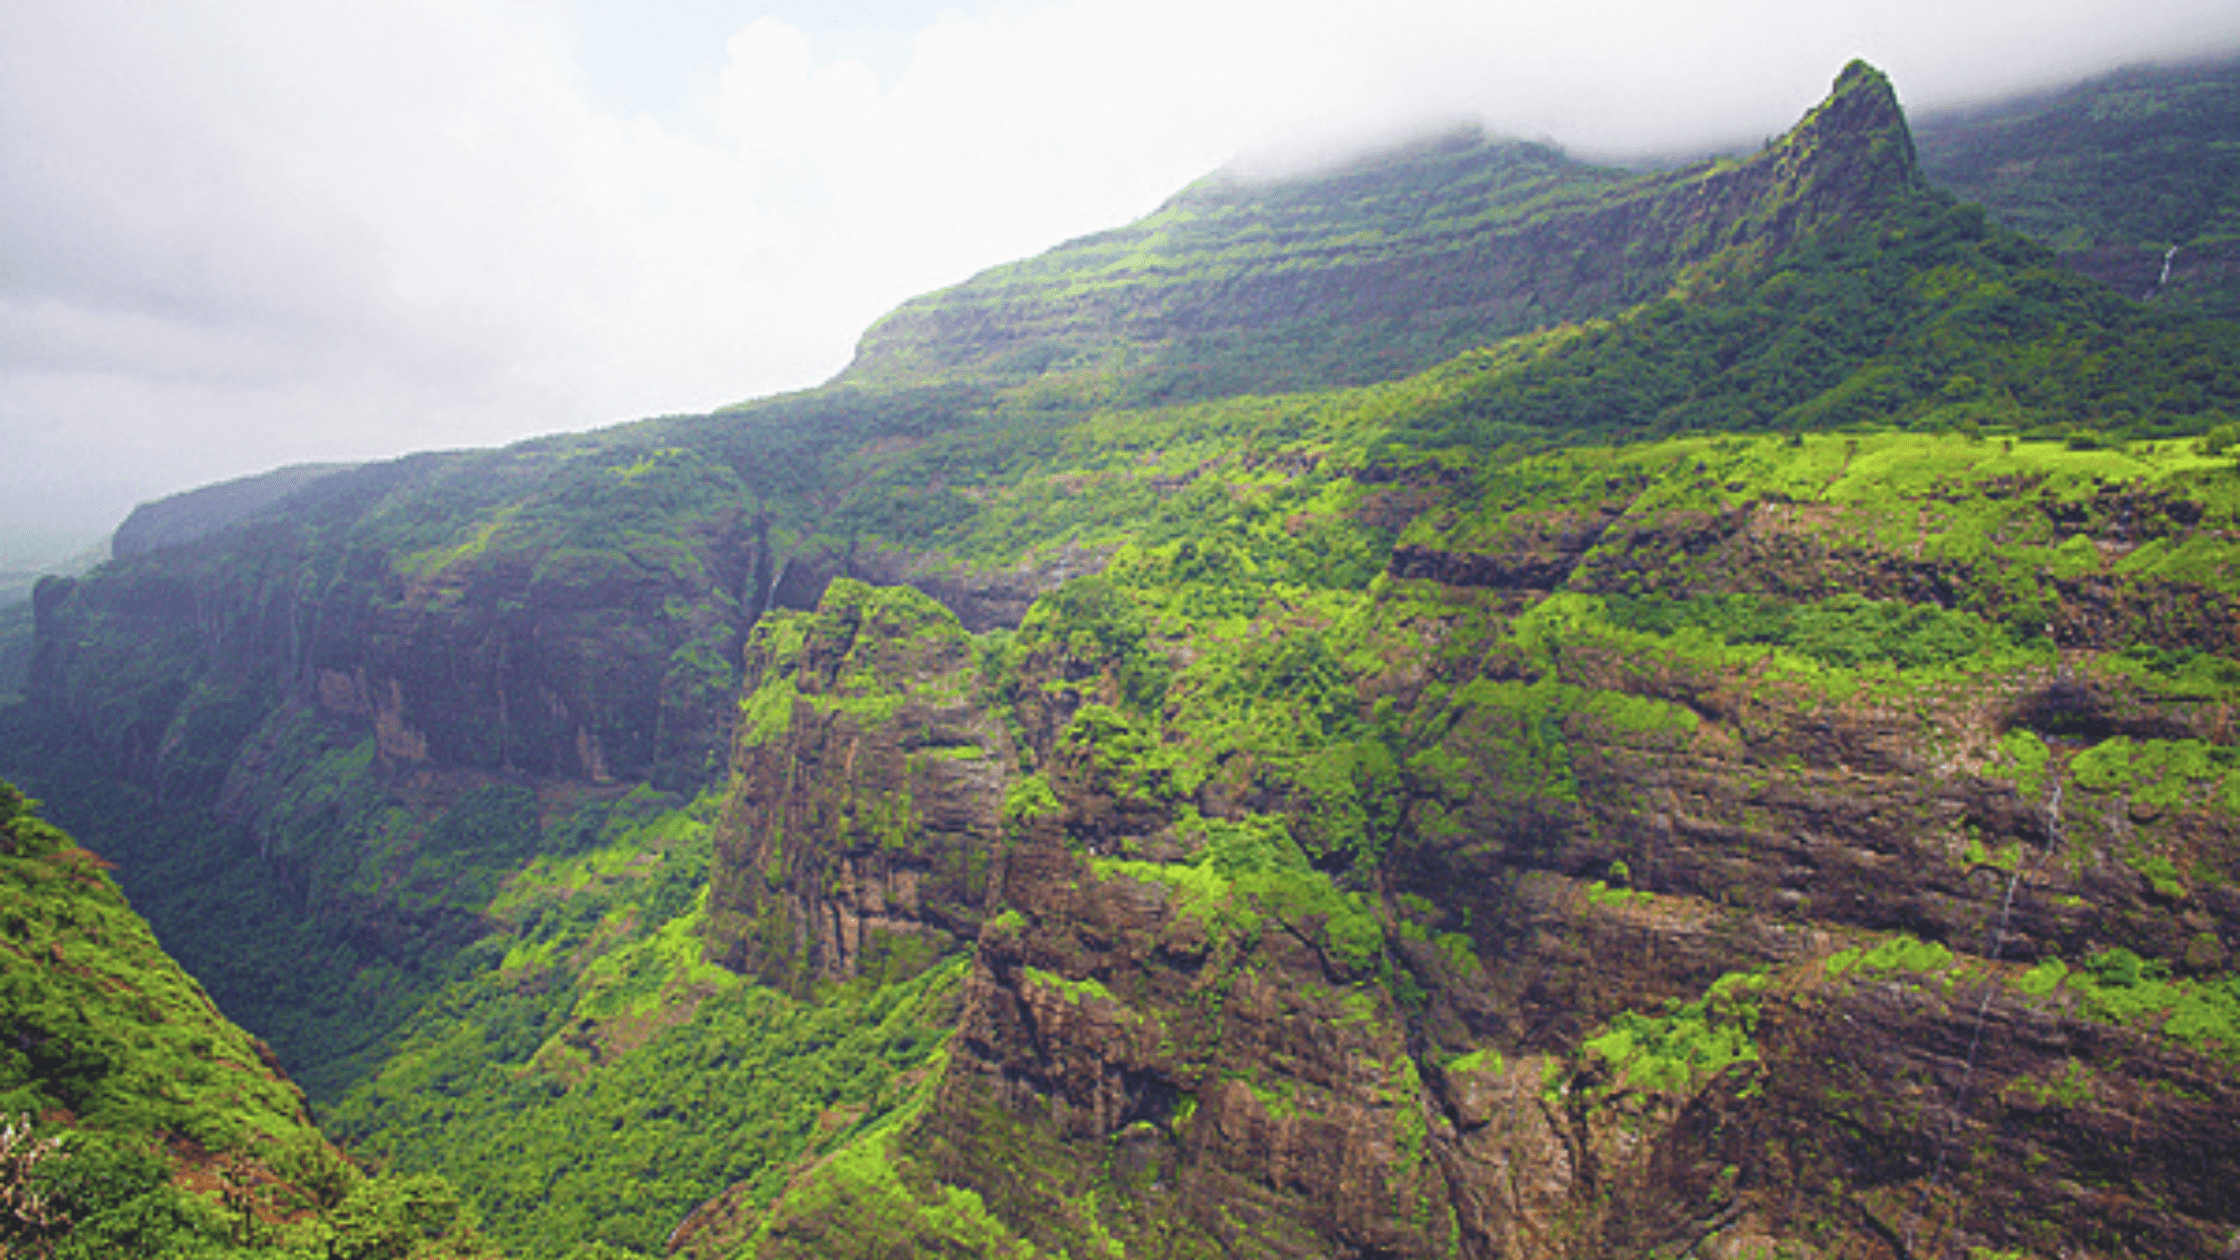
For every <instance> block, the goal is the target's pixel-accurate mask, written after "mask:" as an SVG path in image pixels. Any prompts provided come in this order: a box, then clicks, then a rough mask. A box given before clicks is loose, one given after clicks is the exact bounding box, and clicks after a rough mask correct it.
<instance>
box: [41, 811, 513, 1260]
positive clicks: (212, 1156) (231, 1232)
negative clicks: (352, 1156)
mask: <svg viewBox="0 0 2240 1260" xmlns="http://www.w3.org/2000/svg"><path fill="white" fill-rule="evenodd" d="M34 806H35V803H34V802H32V801H29V800H26V799H25V798H24V796H23V794H22V793H21V792H20V791H18V790H17V789H16V788H15V787H14V785H12V784H9V783H5V782H0V1029H5V1030H6V1031H5V1036H4V1039H0V1206H4V1207H5V1214H4V1215H0V1248H4V1249H5V1254H9V1255H33V1256H54V1257H58V1258H61V1260H75V1258H78V1257H84V1258H85V1260H94V1258H95V1257H114V1256H121V1255H155V1254H159V1253H160V1254H162V1255H166V1256H172V1255H176V1256H217V1255H224V1256H228V1257H248V1256H273V1257H281V1256H297V1255H305V1254H311V1253H313V1252H316V1253H318V1254H325V1255H347V1256H371V1255H378V1254H395V1255H401V1254H403V1251H404V1249H405V1248H408V1247H411V1246H413V1245H414V1244H415V1243H419V1242H421V1240H422V1236H423V1235H425V1237H426V1239H428V1240H431V1241H434V1242H439V1243H440V1244H441V1245H442V1246H443V1247H444V1254H446V1255H453V1256H459V1257H466V1256H469V1255H471V1254H475V1253H476V1251H477V1250H478V1249H477V1247H476V1243H475V1240H474V1237H473V1233H472V1228H471V1226H470V1225H468V1224H467V1222H466V1221H464V1220H462V1219H461V1217H460V1204H459V1199H458V1196H457V1195H456V1194H455V1193H454V1192H452V1191H451V1190H450V1188H449V1187H448V1186H447V1185H445V1184H444V1183H443V1182H442V1181H441V1179H439V1178H429V1177H420V1178H402V1179H373V1180H368V1179H367V1178H366V1177H365V1176H364V1175H363V1174H362V1173H361V1172H359V1170H358V1169H357V1168H356V1167H355V1166H354V1165H352V1164H351V1163H350V1162H349V1160H347V1159H346V1158H345V1157H344V1156H343V1155H342V1154H341V1153H340V1152H339V1151H337V1150H335V1148H334V1147H333V1146H331V1145H330V1144H329V1143H328V1142H327V1140H326V1139H325V1138H324V1137H322V1136H321V1135H320V1133H319V1131H318V1129H317V1128H315V1127H313V1125H312V1123H311V1117H310V1115H309V1113H308V1111H307V1110H306V1108H305V1106H304V1098H303V1093H302V1091H300V1090H298V1089H296V1088H295V1086H294V1085H292V1084H290V1083H289V1082H288V1080H287V1078H286V1077H285V1076H283V1075H281V1073H280V1067H279V1064H278V1062H277V1061H276V1060H275V1059H274V1058H273V1055H272V1051H271V1049H270V1048H268V1047H267V1046H266V1045H265V1044H264V1043H263V1042H261V1041H258V1040H257V1039H256V1038H254V1037H251V1036H250V1035H249V1034H247V1033H245V1032H243V1031H242V1030H241V1029H240V1028H239V1027H236V1026H235V1025H234V1024H232V1023H231V1022H229V1021H228V1020H226V1019H225V1017H224V1016H222V1015H220V1014H219V1013H218V1009H217V1007H216V1006H214V1005H213V1004H212V1003H211V1001H210V998H209V997H208V996H207V995H206V994H205V993H204V992H203V990H202V987H201V986H200V985H198V984H196V983H195V982H194V980H193V979H191V978H190V977H188V976H187V974H186V973H185V972H183V971H181V970H180V969H179V966H178V964H177V963H175V962H173V961H172V960H171V958H170V957H169V956H168V955H166V954H165V953H164V952H163V950H162V948H161V947H159V946H158V945H157V944H156V940H155V936H154V934H153V933H151V932H150V931H149V930H148V925H147V924H146V923H145V922H144V921H142V920H141V918H140V916H138V915H136V914H134V913H133V912H132V911H131V909H130V908H128V907H127V906H126V905H125V903H124V898H123V896H122V895H121V894H120V893H119V892H118V891H117V887H116V885H115V884H114V883H113V882H111V881H110V879H109V877H108V875H107V874H106V873H105V872H106V871H107V870H108V869H109V864H108V863H106V862H104V861H103V860H102V859H101V858H99V857H97V856H96V855H94V854H93V853H91V852H89V851H87V850H86V849H83V848H80V847H79V846H78V845H77V844H76V843H75V842H73V841H72V840H71V839H70V837H69V836H67V835H65V834H64V833H62V832H61V831H59V830H57V829H56V828H54V827H53V826H51V825H50V824H48V823H47V822H46V821H45V820H43V819H41V818H40V817H39V815H38V813H37V812H36V810H35V807H34ZM413 1254H415V1255H420V1254H429V1255H433V1254H434V1252H433V1251H427V1252H420V1251H416V1252H414V1253H413Z"/></svg>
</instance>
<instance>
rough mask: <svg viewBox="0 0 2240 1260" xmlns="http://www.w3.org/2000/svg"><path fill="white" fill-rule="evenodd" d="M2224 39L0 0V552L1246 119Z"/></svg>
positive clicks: (855, 270) (1878, 18) (1998, 80)
mask: <svg viewBox="0 0 2240 1260" xmlns="http://www.w3.org/2000/svg"><path fill="white" fill-rule="evenodd" d="M2236 44H2240V5H2236V4H2234V3H2233V2H2232V0H2213V2H2212V0H2130V2H2129V3H2126V4H2121V5H2115V4H2109V3H2106V0H2030V2H2028V3H2022V2H2019V0H2013V2H2010V0H1995V2H1982V3H1977V2H1973V0H1935V2H1933V3H1932V2H1928V0H1858V2H1857V3H1826V4H1813V3H1806V2H1804V0H1718V2H1716V3H1699V4H1687V3H1679V2H1676V0H1566V2H1564V3H1548V2H1546V0H1542V2H1541V3H1532V4H1524V3H1510V2H1508V0H1386V2H1385V3H1381V4H1376V5H1369V4H1363V3H1325V2H1323V0H1287V2H1286V3H1282V4H1274V3H1245V2H1237V0H1015V2H1007V3H996V2H982V0H956V2H953V3H944V2H942V0H873V2H871V3H861V4H834V3H813V2H812V0H762V2H756V0H0V460H4V461H5V466H6V467H7V468H8V470H9V472H10V473H11V474H12V475H10V476H9V477H8V478H7V493H6V494H5V495H4V496H0V568H6V567H10V565H11V563H23V562H27V561H43V560H47V559H49V558H52V557H57V556H59V555H61V554H63V553H65V552H67V551H68V550H70V549H72V548H73V547H74V546H79V545H83V544H84V543H85V542H87V541H90V540H92V539H94V538H97V537H99V536H100V535H102V534H104V533H106V532H107V530H108V529H110V528H111V527H113V525H114V524H115V523H116V522H117V521H118V520H119V519H121V518H122V517H123V515H124V514H125V513H126V512H128V511H129V510H130V509H131V507H132V506H133V504H135V503H136V502H139V501H142V500H145V499H150V498H155V497H159V496H161V495H163V494H166V493H170V492H173V491H176V490H180V489H184V488H187V487H190V486H193V485H197V484H202V483H205V482H209V481H213V480H218V479H222V478H225V477H230V476H237V475H241V474H245V473H250V472H256V471H260V470H263V469H266V468H271V467H274V466H277V465H280V464H286V463H293V462H301V461H308V460H338V459H363V458H369V457H377V456H385V455H393V454H398V453H401V452H404V451H408V450H416V449H425V448H429V447H454V446H468V445H486V444H491V443H499V442H504V441H508V440H510V439H513V438H518V437H524V436H528V435H531V434H535V433H543V432H550V431H553V430H558V429H580V428H587V427H591V426H594V425H598V424H603V423H607V422H611V421H616V420H624V419H631V418H636V417H639V416H644V415H655V414H663V413H670V412H680V411H694V410H705V409H708V408H711V407H715V406H720V405H722V404H725V403H730V402H735V401H738V400H740V399H744V398H749V397H754V396H757V395H761V394H767V393H772V392H776V391H780V390H787V389H795V388H800V387H804V386H808V385H813V384H816V383H818V382H819V381H822V380H824V379H826V378H827V377H829V376H831V375H832V374H833V373H834V372H836V371H838V370H839V369H840V368H841V367H842V366H844V365H845V364H846V362H847V360H848V356H849V354H850V352H851V351H852V349H853V347H854V343H855V339H856V336H857V335H858V334H859V333H860V332H861V331H862V329H863V328H864V326H865V325H867V324H868V323H869V322H870V321H871V320H873V319H874V318H876V317H877V316H878V315H879V314H880V313H881V312H883V311H885V310H887V309H888V308H890V307H892V306H893V305H895V304H896V303H897V302H899V301H901V300H902V299H904V298H907V297H909V296H911V295H912V294H915V293H920V292H924V291H926V290H928V289H932V288H937V287H940V286H942V285H945V284H950V283H954V282H955V281H958V280H961V279H963V278H965V277H966V276H968V275H970V274H972V273H973V272H974V271H977V270H979V269H980V268H982V267H986V266H989V265H992V264H995V263H998V262H1002V261H1004V260H1006V259H1010V258H1015V257H1020V256H1023V255H1026V254H1030V253H1034V252H1036V251H1039V250H1042V249H1046V248H1048V247H1050V246H1051V245H1054V244H1057V243H1058V242H1060V241H1062V240H1065V239H1067V238H1070V237H1073V236H1078V235H1081V234H1083V233H1086V232H1091V231H1096V230H1098V229H1101V228H1106V227H1110V226H1113V225H1116V224H1119V223H1123V222H1126V221H1128V220H1129V219H1132V218H1134V217H1136V216H1138V215H1141V214H1143V213H1145V212H1147V211H1149V210H1151V209H1152V208H1153V207H1155V206H1156V205H1157V204H1158V203H1159V202H1160V201H1161V200H1163V199H1164V198H1165V197H1166V196H1167V195H1168V194H1169V193H1171V192H1173V191H1174V190H1175V189H1176V188H1178V187H1180V186H1181V185H1183V184H1185V183H1187V182H1189V181H1190V180H1191V179H1194V178H1196V177H1197V176H1199V175H1201V174H1203V173H1205V172H1206V171H1208V170H1210V169H1212V168H1214V167H1216V166H1218V165H1220V164H1222V163H1223V162H1225V161H1228V160H1230V159H1232V158H1234V157H1235V156H1237V155H1238V154H1240V153H1254V152H1270V151H1273V152H1282V153H1296V152H1300V151H1308V150H1315V149H1317V147H1318V146H1319V147H1328V146H1331V145H1339V144H1349V143H1358V142H1360V141H1362V140H1364V139H1365V138H1370V137H1374V136H1376V135H1379V134H1390V133H1392V132H1394V131H1397V130H1401V129H1405V128H1406V127H1408V126H1409V125H1410V124H1412V123H1414V124H1420V123H1421V122H1422V121H1424V120H1429V119H1451V118H1455V117H1461V116H1467V117H1476V118H1479V119H1482V120H1484V121H1485V122H1486V123H1487V124H1488V125H1489V126H1491V127H1492V128H1494V129H1496V130H1499V131H1503V132H1508V133H1512V134H1520V135H1525V136H1531V137H1536V138H1547V139H1554V140H1556V141H1559V142H1561V143H1563V144H1565V145H1567V146H1569V147H1570V148H1571V149H1572V150H1573V151H1574V152H1577V153H1582V154H1586V155H1590V156H1620V155H1626V154H1640V153H1644V152H1650V151H1673V150H1703V149H1706V148H1711V147H1715V146H1721V145H1734V144H1755V143H1756V142H1757V141H1758V140H1760V139H1762V138H1763V137H1764V136H1766V135H1769V134H1773V133H1775V132H1779V131H1781V130H1784V129H1785V128H1786V127H1787V126H1788V125H1789V124H1790V123H1791V122H1793V121H1794V120H1795V118H1796V117H1797V115H1798V114H1799V113H1801V112H1802V111H1803V110H1804V109H1806V108H1808V107H1809V106H1810V105H1811V104H1812V103H1813V102H1814V101H1816V100H1817V99H1819V97H1820V96H1821V95H1822V94H1823V93H1824V92H1825V91H1826V89H1827V85H1828V83H1829V81H1830V80H1831V79H1832V78H1833V77H1834V75H1835V73H1836V71H1837V70H1838V69H1840V68H1841V66H1842V65H1843V63H1844V62H1845V61H1846V60H1848V59H1849V58H1851V57H1853V56H1864V57H1866V58H1868V59H1869V60H1871V61H1874V62H1875V63H1876V64H1878V65H1880V66H1881V67H1882V68H1884V69H1885V70H1887V71H1888V72H1889V73H1890V74H1891V76H1892V77H1893V78H1894V79H1895V81H1896V82H1897V85H1898V89H1899V92H1900V94H1901V96H1902V97H1903V98H1904V99H1905V101H1906V103H1907V104H1908V106H1909V107H1911V108H1914V109H1916V110H1918V109H1921V108H1923V107H1934V106H1938V105H1945V104H1952V103H1956V102H1961V101H1965V100H1969V99H1977V98H1983V97H1989V96H1994V95H1999V94H2003V93H2006V92H2010V91H2013V90H2016V89H2019V88H2025V87H2030V86H2037V85H2044V84H2050V83H2055V82H2060V81H2065V80H2068V79H2073V78H2076V77H2080V76H2082V75H2084V74H2086V73H2090V72H2092V71H2095V70H2098V69H2104V68H2107V67H2110V66H2112V65H2115V64H2119V63H2123V62H2127V61H2136V60H2142V59H2155V58H2159V59H2165V60H2168V59H2174V58H2181V57H2185V56H2189V55H2196V54H2202V53H2208V52H2213V51H2219V50H2223V49H2228V48H2231V47H2234V46H2235V45H2236Z"/></svg>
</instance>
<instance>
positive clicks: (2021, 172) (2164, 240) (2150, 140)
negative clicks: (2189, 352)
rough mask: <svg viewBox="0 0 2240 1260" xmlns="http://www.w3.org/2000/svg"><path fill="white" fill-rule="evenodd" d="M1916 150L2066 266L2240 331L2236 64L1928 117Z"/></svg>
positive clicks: (2110, 80) (1924, 163)
mask: <svg viewBox="0 0 2240 1260" xmlns="http://www.w3.org/2000/svg"><path fill="white" fill-rule="evenodd" d="M1915 137H1916V139H1917V141H1918V143H1919V145H1920V151H1921V167H1922V170H1923V172H1924V173H1926V174H1927V175H1928V177H1929V178H1930V179H1931V180H1932V181H1934V182H1936V183H1938V184H1940V185H1942V186H1944V187H1946V188H1950V189H1951V190H1952V191H1953V192H1955V193H1957V194H1958V195H1960V196H1962V197H1964V198H1967V199H1968V200H1971V201H1980V202H1982V203H1984V204H1985V205H1986V206H1989V207H1990V208H1991V210H1992V212H1993V213H1994V214H1995V215H1997V216H1998V218H1999V220H2000V221H2001V222H2002V223H2005V224H2007V225H2008V226H2009V227H2012V228H2015V229H2016V230H2018V231H2022V232H2027V233H2029V234H2030V235H2032V236H2034V237H2036V238H2038V239H2039V240H2041V241H2044V242H2045V243H2046V244H2048V245H2051V246H2052V247H2053V248H2055V249H2056V250H2059V251H2060V253H2061V257H2062V261H2064V262H2066V263H2068V264H2069V265H2070V266H2073V267H2076V268H2077V269H2078V270H2080V271H2083V272H2085V273H2086V274H2088V275H2092V276H2095V277H2098V278H2100V279H2102V280H2105V281H2107V282H2108V283H2109V284H2111V285H2114V286H2115V287H2116V288H2117V289H2118V290H2119V291H2121V292H2122V293H2123V294H2124V295H2125V296H2126V297H2132V298H2141V299H2147V298H2151V299H2152V300H2153V301H2155V302H2157V303H2160V304H2164V305H2172V306H2182V307H2186V308H2189V309H2195V310H2201V311H2206V312H2209V313H2212V314H2216V315H2220V316H2223V317H2225V318H2234V317H2240V139H2236V137H2240V58H2231V57H2228V58H2224V59H2221V60H2216V61H2209V62H2202V63H2197V64H2192V65H2178V66H2154V67H2137V68H2133V69H2128V70H2119V71H2117V72H2115V73H2113V74H2109V75H2105V76H2103V77H2101V78H2097V79H2093V80H2091V81H2089V82H2086V83H2080V84H2077V85H2075V86H2073V87H2068V88H2063V89H2060V90H2058V91H2053V92H2047V93H2043V94H2040V95H2035V96H2029V97H2025V98H2022V99H2019V100H2010V101H2001V102H1997V103H1994V104H1989V105H1985V106H1983V107H1981V108H1977V109H1970V110H1960V111H1948V112H1940V113H1934V114H1927V115H1923V116H1922V117H1920V118H1919V119H1917V120H1916V123H1915ZM2173 249H2174V252H2173ZM2165 263H2167V264H2168V266H2167V269H2166V268H2165Z"/></svg>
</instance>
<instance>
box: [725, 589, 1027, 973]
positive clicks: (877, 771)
mask: <svg viewBox="0 0 2240 1260" xmlns="http://www.w3.org/2000/svg"><path fill="white" fill-rule="evenodd" d="M747 661H748V665H747V678H748V683H747V686H748V695H749V699H748V701H747V702H746V707H745V709H744V711H743V713H742V716H741V720H740V722H739V729H738V736H737V738H736V741H735V744H734V748H733V767H734V773H733V775H732V779H731V789H730V794H729V796H728V798H727V799H726V800H725V802H724V809H723V814H722V816H721V818H720V820H719V822H718V824H717V837H718V839H717V845H718V863H719V865H718V869H717V873H716V876H715V880H714V885H713V888H712V890H711V892H710V896H709V916H710V922H711V925H712V926H711V932H712V934H713V935H714V936H715V937H716V938H717V939H720V940H723V941H725V942H726V945H725V948H724V950H723V952H722V955H721V956H722V957H723V959H724V961H726V962H727V963H729V964H730V965H732V966H734V967H739V968H742V969H749V970H753V971H755V972H756V973H758V974H760V975H763V976H766V977H769V978H770V979H772V980H773V981H775V982H778V983H780V984H782V985H784V986H785V987H788V988H791V989H794V990H797V991H802V992H806V991H807V990H809V989H810V988H811V987H812V986H813V985H814V984H816V983H818V982H823V981H831V980H841V979H848V978H851V977H854V976H858V975H869V976H873V977H878V978H881V979H889V980H891V979H900V978H902V977H904V976H907V975H909V974H911V973H913V972H914V971H916V970H918V969H920V968H922V967H923V966H924V965H925V964H926V963H927V962H930V961H931V960H932V959H934V958H935V957H938V956H940V955H942V954H945V953H949V952H951V951H953V950H955V949H956V948H957V947H958V946H959V944H961V943H962V942H966V941H969V940H971V939H973V938H974V937H975V936H976V935H977V934H978V932H979V929H980V924H981V921H982V920H983V919H984V918H985V917H986V913H987V908H988V906H989V905H990V904H991V903H992V901H993V900H994V893H995V884H994V880H995V877H996V871H995V865H996V860H997V858H996V855H997V854H998V853H1000V852H1001V851H1002V848H1003V845H1002V840H1003V835H1004V831H1003V820H1002V810H1003V800H1004V789H1005V786H1006V784H1008V783H1009V782H1010V781H1011V779H1012V778H1013V776H1014V774H1015V773H1016V772H1015V770H1014V769H1013V766H1014V763H1015V757H1014V755H1013V753H1012V748H1011V740H1010V737H1009V735H1008V734H1007V733H1006V732H1005V730H1004V729H1003V727H1002V725H1001V724H1000V723H999V722H997V721H995V720H994V718H993V717H992V716H991V715H990V714H989V712H988V711H987V708H986V706H985V702H984V700H983V698H982V696H981V694H980V693H981V691H982V688H983V684H982V682H981V680H980V678H979V670H978V666H977V664H976V662H975V661H974V659H973V650H972V642H971V640H970V639H969V638H967V637H966V635H965V633H964V631H963V629H962V628H961V627H960V626H959V625H958V624H957V620H956V617H955V616H954V615H953V614H951V613H950V612H949V611H948V610H947V609H944V608H943V607H941V606H940V605H939V604H936V603H934V602H933V600H932V599H930V598H929V597H927V596H925V595H923V594H921V593H919V592H918V591H916V590H913V589H911V588H909V587H889V588H873V587H870V586H866V585H864V584H863V583H861V582H857V581H854V580H852V579H846V578H842V579H839V580H837V581H834V582H833V583H831V584H830V585H829V586H828V587H827V588H826V590H825V593H824V599H823V600H822V602H821V603H819V605H818V606H817V609H816V611H815V612H814V613H813V614H776V615H773V616H771V617H769V618H766V619H765V620H764V621H763V622H762V623H761V624H760V625H758V626H756V628H755V633H754V636H753V638H752V639H751V640H750V641H749V642H748V645H747Z"/></svg>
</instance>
